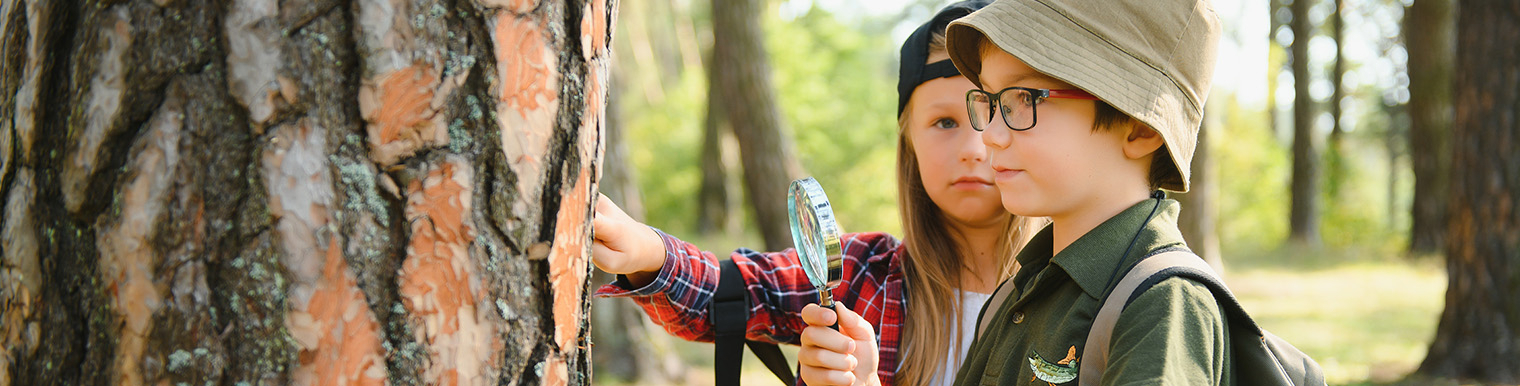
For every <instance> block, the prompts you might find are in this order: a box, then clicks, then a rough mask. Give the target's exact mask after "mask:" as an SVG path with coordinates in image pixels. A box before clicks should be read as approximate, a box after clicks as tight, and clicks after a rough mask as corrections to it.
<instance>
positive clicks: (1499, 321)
mask: <svg viewBox="0 0 1520 386" xmlns="http://www.w3.org/2000/svg"><path fill="white" fill-rule="evenodd" d="M1457 13H1458V16H1457V17H1458V18H1459V20H1458V23H1457V26H1458V27H1457V55H1456V62H1455V65H1456V67H1455V68H1457V69H1460V71H1456V72H1454V73H1455V74H1456V75H1455V77H1454V80H1455V82H1456V83H1455V85H1454V90H1455V92H1454V94H1453V95H1454V97H1455V99H1454V100H1453V102H1454V103H1455V106H1456V113H1455V118H1456V120H1455V121H1454V122H1453V125H1452V129H1453V133H1452V145H1453V148H1452V149H1453V150H1454V151H1453V152H1452V155H1453V157H1452V169H1451V181H1452V185H1451V187H1452V189H1451V193H1450V194H1451V203H1450V205H1451V206H1450V210H1451V211H1450V216H1451V217H1450V228H1449V230H1448V231H1449V232H1450V233H1448V234H1447V237H1448V239H1447V241H1448V242H1447V243H1446V270H1447V276H1448V278H1449V281H1448V284H1447V289H1446V310H1445V311H1443V312H1442V313H1441V322H1440V325H1439V327H1437V328H1436V336H1435V341H1434V342H1431V344H1430V351H1429V352H1428V354H1426V356H1425V361H1424V363H1421V364H1420V369H1419V370H1418V372H1419V373H1421V374H1425V375H1431V376H1438V377H1447V378H1458V379H1462V380H1468V381H1477V382H1479V383H1488V384H1515V383H1517V382H1520V366H1517V364H1520V208H1516V206H1515V204H1516V203H1517V202H1520V117H1517V116H1516V115H1515V112H1516V111H1520V46H1516V45H1515V42H1516V41H1520V3H1517V2H1513V1H1492V0H1491V1H1463V2H1462V4H1461V5H1460V6H1458V7H1457Z"/></svg>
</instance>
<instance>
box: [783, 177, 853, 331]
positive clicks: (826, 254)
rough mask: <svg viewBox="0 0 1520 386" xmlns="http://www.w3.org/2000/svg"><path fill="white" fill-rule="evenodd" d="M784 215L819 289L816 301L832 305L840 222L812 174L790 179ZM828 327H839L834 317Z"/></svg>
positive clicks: (800, 257) (838, 273)
mask: <svg viewBox="0 0 1520 386" xmlns="http://www.w3.org/2000/svg"><path fill="white" fill-rule="evenodd" d="M786 210H787V218H788V219H789V220H791V225H792V243H793V244H794V245H796V247H797V257H798V260H800V261H801V263H802V272H803V273H806V274H807V277H808V282H809V283H810V284H812V285H813V288H814V289H817V290H818V305H819V306H821V307H828V308H829V309H831V310H832V309H834V294H833V292H832V291H833V289H834V287H837V286H839V282H840V279H841V276H842V275H843V273H842V272H841V271H840V266H841V264H842V262H841V261H840V260H841V258H842V257H843V256H842V255H843V253H844V252H843V249H842V248H841V247H840V242H839V238H840V233H841V232H840V230H839V223H838V222H836V221H835V219H834V209H833V208H832V207H830V206H829V197H828V196H826V195H824V194H823V187H822V186H820V185H818V181H817V180H814V179H813V178H812V177H808V178H804V179H800V180H796V181H792V186H791V187H790V188H789V189H787V191H786ZM830 327H831V328H833V329H835V330H838V329H839V322H838V319H837V318H836V319H835V322H834V325H833V326H830Z"/></svg>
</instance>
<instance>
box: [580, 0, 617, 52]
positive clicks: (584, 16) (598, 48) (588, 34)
mask: <svg viewBox="0 0 1520 386" xmlns="http://www.w3.org/2000/svg"><path fill="white" fill-rule="evenodd" d="M608 17H609V15H607V1H606V0H590V1H587V2H586V7H585V9H584V10H583V11H582V12H581V55H584V56H585V58H586V59H592V58H599V57H602V56H603V53H604V52H605V51H604V50H605V49H606V48H607V41H608V40H610V39H611V38H612V37H611V36H608V35H607V19H608Z"/></svg>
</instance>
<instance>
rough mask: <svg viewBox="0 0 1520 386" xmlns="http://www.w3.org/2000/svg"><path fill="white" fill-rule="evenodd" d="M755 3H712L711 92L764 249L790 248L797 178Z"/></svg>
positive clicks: (753, 0) (732, 0) (741, 0)
mask: <svg viewBox="0 0 1520 386" xmlns="http://www.w3.org/2000/svg"><path fill="white" fill-rule="evenodd" d="M763 4H764V2H763V1H761V0H713V2H712V13H713V61H712V66H713V67H712V68H713V72H712V78H713V79H712V82H711V83H709V84H711V85H712V86H711V87H712V89H713V92H717V93H721V95H722V105H721V106H720V107H721V109H722V110H723V113H724V116H725V117H726V119H725V120H726V121H727V122H728V124H729V125H730V127H732V128H733V130H734V136H735V137H736V138H738V140H739V157H740V158H741V161H740V163H741V164H742V165H743V166H744V187H745V192H746V193H747V194H748V196H749V203H750V207H751V208H752V209H754V211H755V221H756V225H757V226H758V228H760V234H761V236H763V237H764V238H765V248H766V249H767V250H772V251H779V250H782V249H784V248H790V247H791V246H792V234H791V230H790V228H789V226H788V225H787V217H786V188H787V185H788V184H790V183H791V181H792V180H793V179H795V178H797V177H799V176H801V175H802V167H801V166H800V165H799V164H798V163H797V158H796V157H795V156H794V155H793V154H794V153H793V150H792V143H791V138H790V136H789V135H788V134H787V132H786V129H785V128H784V127H782V126H781V113H780V112H779V110H777V107H776V93H775V91H774V90H772V89H771V75H770V74H771V66H770V58H769V57H768V56H767V55H766V53H765V39H764V35H763V34H762V33H761V29H760V16H761V14H762V12H764V10H763V9H762V7H761V5H763Z"/></svg>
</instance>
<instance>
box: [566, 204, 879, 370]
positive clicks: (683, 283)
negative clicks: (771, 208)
mask: <svg viewBox="0 0 1520 386" xmlns="http://www.w3.org/2000/svg"><path fill="white" fill-rule="evenodd" d="M655 231H656V233H659V235H660V238H662V239H664V241H665V266H664V268H662V269H660V273H659V275H658V276H657V277H655V279H654V281H653V282H651V283H649V285H646V286H644V287H643V288H637V289H635V288H631V287H632V285H631V284H630V283H629V282H628V281H627V278H626V277H624V276H623V275H618V279H617V281H615V282H613V283H612V284H607V285H604V286H602V287H601V288H600V289H598V290H597V291H596V296H598V297H631V298H633V301H634V302H636V303H638V305H639V306H640V307H643V308H644V312H645V313H646V314H649V318H650V319H651V320H653V321H654V322H655V323H658V324H659V325H661V326H663V327H665V331H668V332H670V333H671V334H672V335H675V336H678V337H681V338H682V339H686V340H693V341H698V342H712V340H713V322H712V318H711V317H710V316H709V315H708V308H709V307H708V305H709V304H710V303H711V302H712V298H713V293H714V292H715V291H717V289H718V277H719V272H718V259H717V257H716V256H714V255H713V254H712V253H710V252H705V251H702V250H701V249H698V248H697V247H696V246H695V245H692V244H690V243H687V242H685V241H681V240H680V239H677V238H675V237H674V236H671V235H668V234H666V233H664V232H661V231H659V230H658V229H656V230H655ZM840 242H841V246H842V247H843V249H844V258H843V264H842V265H843V266H842V269H843V277H844V280H843V282H842V283H841V284H840V285H839V287H836V288H835V289H834V301H835V302H838V303H840V304H844V305H845V306H847V307H849V308H850V310H853V311H855V312H857V313H859V314H860V316H861V317H863V318H865V320H866V321H867V322H870V323H871V326H872V327H874V328H875V329H876V343H877V347H878V349H879V350H880V353H881V360H880V362H879V364H878V365H877V368H876V373H877V374H878V376H880V377H881V380H882V382H883V383H882V384H884V385H890V384H892V375H893V374H894V373H896V371H897V353H898V347H899V344H898V342H899V341H900V340H899V338H900V336H901V330H902V328H901V327H902V320H903V306H904V303H905V299H904V296H905V292H904V291H905V290H906V288H903V273H902V262H901V261H900V260H899V258H898V246H899V245H900V243H899V242H898V241H897V239H896V238H893V237H892V236H891V235H888V234H886V233H847V234H845V235H844V237H843V239H842V240H840ZM732 258H733V260H734V262H735V263H737V265H738V266H739V271H740V272H741V273H743V275H744V283H745V289H746V291H747V292H749V298H750V299H751V300H752V302H751V304H752V306H751V308H750V310H749V322H748V323H747V325H746V328H745V337H746V338H747V339H749V340H753V341H761V342H771V343H785V344H791V345H796V344H800V343H801V334H802V329H803V328H804V327H807V324H806V323H803V322H802V315H801V311H802V307H803V306H805V305H808V304H811V303H817V302H818V291H817V290H815V289H814V288H813V286H812V284H810V283H809V282H808V279H807V275H806V274H804V273H803V272H802V265H800V263H798V260H797V252H796V250H793V249H787V250H785V251H781V252H758V251H754V250H750V249H747V248H740V249H739V250H736V251H734V253H733V254H732ZM798 383H799V384H800V383H802V382H801V381H800V380H799V381H798Z"/></svg>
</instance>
